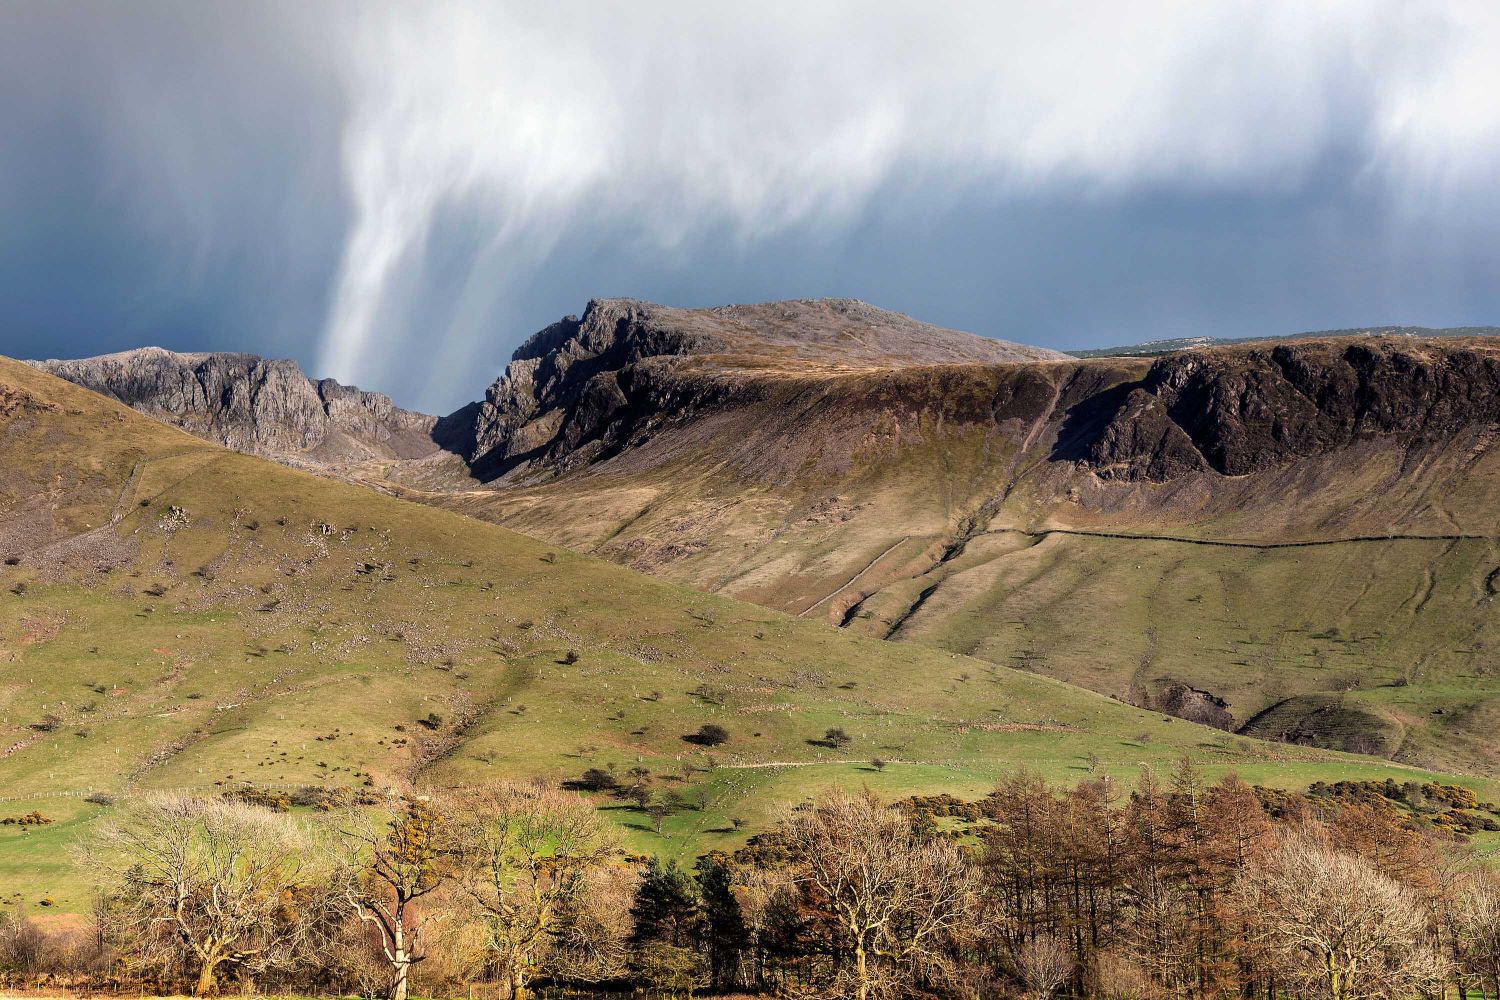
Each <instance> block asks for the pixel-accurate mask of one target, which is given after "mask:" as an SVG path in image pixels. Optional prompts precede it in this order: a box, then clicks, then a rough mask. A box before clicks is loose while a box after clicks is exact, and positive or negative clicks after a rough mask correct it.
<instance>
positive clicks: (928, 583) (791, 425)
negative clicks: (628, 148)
mask: <svg viewBox="0 0 1500 1000" xmlns="http://www.w3.org/2000/svg"><path fill="white" fill-rule="evenodd" d="M810 308H811V309H813V312H812V313H811V314H809V313H808V312H807V310H808V309H810ZM870 308H873V307H865V306H863V304H860V303H845V302H835V303H832V304H830V303H800V304H799V303H790V304H788V303H780V304H773V305H770V306H763V307H726V308H725V309H723V310H719V311H715V310H696V311H686V312H685V316H686V318H684V317H683V315H678V314H677V313H676V312H673V311H670V310H667V309H666V308H665V307H655V306H650V305H649V304H642V303H639V302H636V301H634V300H595V301H594V302H592V303H591V304H590V307H589V309H586V310H585V313H584V316H583V317H581V318H580V317H568V318H566V319H564V320H561V321H559V322H558V323H556V324H552V325H551V326H549V327H547V328H545V329H544V330H542V331H539V332H538V333H537V334H536V335H534V336H533V337H532V338H530V339H529V340H528V341H527V342H526V343H525V344H523V345H522V347H521V348H520V349H518V351H517V352H516V359H515V360H514V361H513V362H512V363H511V365H510V366H509V367H508V369H507V371H506V372H505V373H504V374H503V375H502V376H501V377H500V378H498V379H497V380H496V381H495V383H493V384H492V386H491V388H490V391H489V392H488V393H487V394H486V397H485V399H484V400H482V401H480V402H478V403H475V404H470V406H469V407H466V408H464V409H463V410H460V411H458V413H456V414H454V415H452V416H450V418H447V419H448V420H449V426H450V427H454V428H457V430H455V432H454V435H453V438H452V439H451V441H450V444H449V445H448V448H447V450H444V451H438V452H434V453H432V454H430V455H427V456H425V457H421V458H418V459H416V460H406V459H401V458H389V457H387V458H379V459H374V460H370V461H365V462H355V463H346V464H345V465H342V466H340V467H338V468H325V469H324V470H323V471H331V472H333V473H334V474H336V475H341V476H344V477H346V478H351V479H354V480H355V481H357V482H360V483H363V484H364V485H367V486H371V487H373V488H375V489H378V490H381V491H383V492H387V493H392V494H395V495H397V496H402V497H406V498H408V499H414V500H419V501H422V502H424V503H428V504H432V505H436V506H440V507H445V508H448V509H450V510H455V511H458V512H460V513H464V514H467V515H470V516H473V517H477V518H480V519H484V520H491V521H495V522H498V523H500V524H503V525H506V526H509V527H512V528H515V529H517V530H520V531H522V532H525V533H527V534H530V535H533V536H535V537H538V538H542V539H545V540H547V541H549V542H551V543H554V544H557V545H562V546H567V547H570V548H574V549H577V550H579V551H584V552H591V553H594V554H597V555H601V556H604V557H606V558H608V559H610V560H612V561H615V562H618V563H622V564H624V565H627V566H629V567H631V568H634V569H637V570H642V571H644V572H648V573H651V574H653V575H656V576H659V577H662V578H664V579H667V580H671V581H673V582H676V583H680V584H684V585H687V586H691V587H693V588H696V589H698V590H702V591H708V592H718V593H724V594H727V595H731V596H735V597H738V598H741V599H745V600H749V601H752V602H756V603H759V604H763V605H765V606H767V607H771V608H775V609H777V610H782V611H786V612H789V613H791V614H794V615H798V616H802V617H808V618H815V619H817V620H822V621H826V622H827V623H829V624H830V625H834V626H837V627H841V628H843V629H847V630H851V631H855V632H859V633H861V634H865V635H870V636H873V637H876V638H886V639H895V640H903V641H910V642H915V643H920V644H925V645H934V646H937V647H938V648H941V649H947V650H950V651H953V652H962V653H966V654H973V655H976V656H978V657H980V658H981V659H985V660H988V661H990V662H994V663H1001V664H1006V665H1020V666H1025V667H1026V668H1027V669H1031V670H1034V671H1036V672H1040V673H1045V674H1048V675H1050V676H1054V677H1058V678H1060V679H1064V680H1068V681H1071V682H1074V683H1079V684H1081V685H1083V686H1085V687H1089V688H1092V689H1094V690H1096V691H1100V692H1102V693H1106V694H1111V695H1114V696H1116V697H1119V698H1122V699H1126V700H1129V701H1131V702H1133V703H1135V704H1138V705H1142V706H1158V705H1160V706H1166V707H1165V708H1164V709H1163V710H1170V711H1188V710H1189V708H1192V707H1193V706H1199V707H1201V706H1205V705H1212V706H1214V713H1213V714H1214V715H1215V718H1218V719H1219V720H1220V722H1222V723H1223V724H1224V725H1226V726H1229V727H1231V728H1234V729H1243V728H1244V727H1247V726H1252V725H1253V726H1255V727H1259V728H1257V729H1256V730H1255V732H1256V733H1262V732H1263V731H1264V730H1265V729H1266V727H1273V728H1274V732H1270V735H1280V736H1283V737H1285V738H1287V739H1291V740H1296V741H1306V740H1313V741H1316V740H1323V741H1325V742H1324V744H1323V745H1328V746H1333V747H1335V748H1360V749H1373V751H1374V752H1378V753H1380V754H1383V755H1386V756H1392V757H1395V758H1396V759H1400V760H1406V761H1410V762H1413V763H1420V764H1427V765H1442V766H1449V767H1457V768H1461V769H1472V770H1478V771H1480V772H1482V773H1488V772H1489V771H1491V770H1492V769H1494V768H1495V767H1496V766H1497V764H1500V745H1497V744H1495V742H1494V741H1493V739H1492V738H1491V737H1489V736H1488V735H1486V733H1487V732H1488V731H1489V728H1488V727H1490V726H1491V724H1492V723H1500V690H1497V689H1495V686H1494V684H1493V683H1492V682H1491V681H1490V680H1488V679H1487V678H1488V677H1489V676H1490V667H1489V665H1488V659H1487V657H1488V656H1489V653H1488V652H1487V651H1488V650H1489V649H1491V648H1500V632H1497V631H1496V629H1495V626H1494V624H1493V623H1492V622H1491V618H1492V616H1491V615H1490V614H1489V613H1488V611H1487V609H1488V608H1489V607H1490V602H1492V601H1493V599H1494V597H1495V596H1496V595H1495V593H1494V587H1493V580H1494V578H1495V573H1496V572H1497V566H1500V537H1497V536H1496V532H1495V529H1494V522H1493V499H1492V498H1493V496H1494V495H1495V489H1496V488H1497V487H1500V465H1497V455H1500V453H1497V452H1496V450H1495V449H1493V447H1492V445H1493V443H1494V442H1495V441H1496V440H1500V344H1497V342H1496V341H1495V340H1494V339H1491V338H1483V337H1469V338H1464V337H1451V338H1440V339H1430V340H1427V339H1422V338H1416V337H1406V336H1401V337H1368V336H1357V337H1334V338H1328V337H1325V338H1321V339H1319V338H1313V339H1298V340H1278V339H1264V340H1258V341H1252V342H1248V343H1242V344H1231V345H1223V346H1215V347H1209V348H1202V349H1196V350H1188V351H1179V352H1176V353H1173V354H1168V355H1164V356H1159V357H1107V358H1091V359H1079V358H1072V357H1052V356H1050V355H1047V356H1042V357H1030V356H1025V357H1020V358H1016V357H1012V356H1010V355H1009V354H1005V353H1004V352H1006V351H1008V350H1009V348H1008V347H1007V346H1006V345H999V346H996V347H988V348H986V350H993V351H997V352H1001V353H1000V354H999V355H998V357H999V359H998V360H975V359H973V358H972V357H970V356H969V354H968V353H967V352H968V351H969V350H970V349H971V348H972V347H973V343H972V341H971V340H970V339H968V338H967V336H966V335H965V336H960V337H959V338H957V339H954V338H953V337H951V336H949V335H948V334H949V332H943V331H939V333H938V334H936V335H934V336H935V337H936V340H935V341H934V342H933V343H930V344H924V345H922V346H921V347H920V348H919V349H917V350H913V351H907V352H905V353H904V354H903V353H902V352H900V351H897V350H892V349H890V348H889V347H888V346H887V344H886V342H885V341H884V339H883V338H885V337H887V336H894V335H895V334H896V331H898V330H900V329H905V328H906V327H905V326H904V324H905V322H907V318H905V317H895V318H894V319H893V320H891V322H892V323H893V324H895V325H894V326H891V327H888V328H887V329H886V330H883V331H882V330H878V329H877V330H876V331H875V332H874V333H871V334H869V335H868V336H866V338H865V339H864V340H862V341H858V342H856V343H855V346H854V347H853V348H848V347H847V344H846V341H847V340H848V338H843V337H841V336H839V329H840V324H847V323H849V322H861V323H865V324H866V329H868V328H869V323H868V321H867V320H866V319H865V316H866V315H867V314H866V313H865V312H864V310H866V309H870ZM757 310H759V311H758V312H757ZM825 310H826V312H825ZM809 315H810V317H811V318H808V317H809ZM880 315H882V316H894V314H880ZM851 316H852V317H853V319H852V320H851V318H850V317H851ZM663 317H665V318H663ZM756 324H760V326H759V327H757V326H756ZM799 324H801V325H799ZM806 324H812V326H814V327H818V325H819V324H823V326H822V327H819V328H818V329H814V330H811V331H809V332H808V333H807V335H806V336H805V337H803V340H802V341H801V342H800V343H801V348H802V349H801V350H798V349H797V347H798V345H797V344H793V345H791V346H788V344H787V343H786V342H785V337H786V336H788V335H789V334H795V333H796V331H797V330H798V329H802V328H803V325H806ZM747 328H749V329H748V332H747ZM934 329H936V328H934ZM975 339H977V338H975ZM1205 542H1206V543H1213V544H1210V545H1208V546H1204V545H1199V544H1195V543H1205ZM1212 581H1217V582H1213V583H1212V586H1210V582H1212ZM1487 581H1488V582H1487ZM1214 595H1217V596H1214ZM1205 602H1207V603H1205ZM1082 609H1087V613H1080V611H1081V610H1082ZM1395 623H1399V625H1397V624H1395ZM1334 665H1342V666H1337V667H1336V666H1334ZM1350 684H1355V685H1356V687H1354V688H1350V687H1348V685H1350ZM1183 691H1192V692H1193V697H1192V698H1183V697H1181V696H1180V695H1181V692H1183ZM1174 692H1175V693H1176V694H1175V695H1174ZM1335 699H1337V700H1338V702H1339V704H1345V702H1347V705H1346V707H1347V708H1348V709H1349V710H1348V711H1345V710H1344V709H1341V710H1340V711H1339V712H1337V713H1333V712H1331V711H1330V710H1329V708H1328V706H1329V705H1330V704H1332V703H1333V702H1334V700H1335ZM1185 706H1186V707H1185ZM1354 708H1358V709H1359V711H1354V710H1353V709H1354ZM1273 709H1274V711H1273ZM1193 710H1197V709H1193ZM1335 717H1336V720H1337V724H1336V725H1335V724H1334V721H1329V720H1334V719H1335ZM1351 719H1354V720H1361V719H1362V720H1364V721H1365V723H1367V725H1364V728H1363V729H1361V726H1360V725H1354V724H1351V723H1350V721H1349V720H1351ZM1319 720H1324V721H1328V725H1327V726H1323V725H1322V723H1321V722H1320V721H1319ZM1246 731H1247V732H1250V730H1246Z"/></svg>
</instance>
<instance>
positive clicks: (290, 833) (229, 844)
mask: <svg viewBox="0 0 1500 1000" xmlns="http://www.w3.org/2000/svg"><path fill="white" fill-rule="evenodd" d="M306 848H307V841H306V838H305V836H304V835H303V833H302V831H301V829H300V828H299V827H298V826H297V825H296V824H295V823H293V822H291V821H289V820H288V819H287V818H286V817H282V816H277V815H275V814H273V813H270V812H268V811H266V810H264V809H261V808H258V807H256V806H250V805H245V804H242V803H235V802H227V801H223V800H205V799H196V798H191V797H188V796H185V795H159V796H151V797H149V798H146V799H143V800H139V801H137V802H135V803H132V804H131V805H130V806H129V807H126V808H125V809H124V811H123V814H122V815H121V816H120V817H119V818H118V819H116V820H115V821H114V822H111V823H109V824H107V825H105V826H102V827H101V828H100V829H99V830H98V831H97V834H96V836H95V838H94V840H93V842H92V844H91V845H90V847H89V849H88V852H87V857H88V858H89V860H90V861H91V862H92V864H93V866H94V869H95V871H96V872H98V873H99V874H100V876H101V880H102V883H103V884H104V885H105V886H106V893H107V894H108V897H109V902H110V906H111V909H112V911H113V917H114V919H113V921H112V925H113V926H114V927H115V928H118V929H119V930H120V931H121V932H122V933H124V934H127V935H128V936H129V938H130V941H129V948H130V950H131V951H132V952H133V953H134V954H135V955H136V956H138V958H139V959H140V960H141V961H143V962H145V963H147V964H157V965H159V966H160V967H162V968H164V969H183V970H189V971H191V972H193V974H194V975H195V976H196V979H195V982H194V985H193V995H194V996H206V995H208V994H210V993H212V992H214V990H215V988H216V986H217V983H218V980H219V977H220V976H221V975H222V974H223V973H224V972H226V971H230V970H233V971H239V972H247V973H251V974H253V973H255V972H256V971H258V970H260V969H265V968H269V967H272V966H274V965H275V964H277V963H278V962H282V961H285V960H287V959H288V958H289V957H290V956H291V955H292V954H293V953H294V952H295V950H296V947H297V945H298V944H299V942H300V940H301V937H302V934H303V931H304V929H305V927H306V924H305V922H304V921H302V920H301V919H299V917H300V914H299V911H298V904H299V899H298V890H299V884H300V882H301V881H302V878H303V867H304V858H305V857H306V856H307V850H306Z"/></svg>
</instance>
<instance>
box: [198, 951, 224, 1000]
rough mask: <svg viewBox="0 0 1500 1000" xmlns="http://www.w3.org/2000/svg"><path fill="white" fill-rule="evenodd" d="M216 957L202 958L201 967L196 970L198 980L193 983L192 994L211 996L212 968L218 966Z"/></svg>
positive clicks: (212, 985) (212, 984) (212, 989)
mask: <svg viewBox="0 0 1500 1000" xmlns="http://www.w3.org/2000/svg"><path fill="white" fill-rule="evenodd" d="M218 964H219V963H218V961H217V960H216V959H212V958H208V959H204V961H203V965H202V967H201V968H200V969H199V970H198V981H197V982H196V983H194V984H193V996H195V997H206V996H212V995H213V992H214V969H215V968H216V967H217V966H218Z"/></svg>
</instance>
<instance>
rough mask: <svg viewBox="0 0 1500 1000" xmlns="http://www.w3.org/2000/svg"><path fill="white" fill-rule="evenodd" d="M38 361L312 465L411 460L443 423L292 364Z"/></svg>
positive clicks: (203, 428) (228, 357)
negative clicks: (311, 376)
mask: <svg viewBox="0 0 1500 1000" xmlns="http://www.w3.org/2000/svg"><path fill="white" fill-rule="evenodd" d="M32 364H33V365H34V366H35V367H37V368H40V369H41V370H43V371H46V372H48V373H50V374H52V375H56V376H58V377H60V378H64V379H67V380H68V381H70V382H73V383H76V384H77V385H81V386H84V387H85V388H89V389H93V390H94V391H96V392H99V393H102V394H104V395H106V396H109V397H111V398H113V399H117V400H119V401H120V402H122V403H125V404H126V405H128V406H131V407H133V408H135V409H137V410H140V411H141V412H143V413H147V414H149V415H151V416H153V417H156V418H157V419H158V420H162V421H164V422H166V423H169V424H173V425H174V426H177V427H180V428H182V429H183V430H185V431H187V432H188V433H190V434H195V435H197V436H199V437H203V438H207V439H208V440H211V441H215V442H217V443H219V444H222V445H226V446H227V447H230V448H233V449H235V450H237V451H244V452H249V453H252V454H256V455H264V456H267V457H271V458H277V459H282V460H286V461H293V462H299V463H306V464H314V465H318V464H330V465H331V464H341V463H349V462H360V461H366V460H369V459H377V458H379V459H415V458H421V457H423V456H426V455H430V454H432V453H434V452H436V451H437V450H438V448H439V444H438V439H440V438H441V437H442V433H443V431H444V428H445V426H446V425H444V424H443V422H442V421H440V420H438V418H435V417H431V416H428V415H426V414H422V413H414V412H412V411H410V410H403V409H401V408H400V407H398V406H396V405H395V404H393V403H392V402H391V400H390V397H388V396H385V395H382V394H381V393H378V392H365V391H364V390H361V389H357V388H355V387H353V386H346V385H340V384H339V383H338V382H336V381H334V380H333V379H318V380H314V379H311V378H308V377H307V376H306V375H304V374H303V372H302V369H301V368H299V367H298V366H297V364H296V362H293V361H284V360H283V361H275V360H268V359H265V358H260V357H256V356H255V355H252V354H230V353H201V354H179V353H176V352H173V351H166V350H162V349H161V348H158V347H144V348H140V349H138V350H133V351H125V352H123V353H120V354H109V355H104V356H101V357H95V358H85V359H82V360H77V361H38V362H32Z"/></svg>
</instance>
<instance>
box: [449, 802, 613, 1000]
mask: <svg viewBox="0 0 1500 1000" xmlns="http://www.w3.org/2000/svg"><path fill="white" fill-rule="evenodd" d="M459 815H460V819H459V831H460V835H459V838H458V840H459V848H458V850H459V854H460V857H461V859H462V862H463V863H462V865H461V866H460V868H459V872H460V880H459V881H460V885H461V886H462V888H463V890H464V893H465V895H466V896H467V897H468V899H469V901H470V902H471V903H472V904H473V906H474V908H475V911H476V915H477V916H478V918H479V920H480V922H481V923H482V924H483V925H484V929H485V947H486V949H487V950H488V951H489V952H490V954H491V955H492V956H493V957H494V958H495V959H496V960H497V961H498V963H499V965H500V967H501V968H503V969H505V970H506V972H507V974H508V976H509V979H510V987H511V995H512V997H515V998H517V1000H519V998H521V997H524V996H525V995H526V985H527V983H528V982H529V981H530V979H531V977H532V972H533V970H534V968H535V967H536V965H537V962H538V959H539V957H540V954H541V953H542V952H543V951H544V949H545V946H546V945H547V944H548V943H549V939H550V937H551V935H553V934H554V932H555V931H556V930H557V927H558V924H559V921H560V919H561V917H562V916H563V914H564V909H565V907H567V906H568V905H569V904H570V903H572V902H574V901H575V900H577V898H578V897H579V895H580V894H581V893H582V892H583V891H584V890H585V889H587V888H588V886H589V882H588V876H589V874H590V873H591V872H593V871H594V870H596V869H598V868H600V867H602V866H604V865H606V864H607V863H609V861H610V859H611V858H613V857H614V855H615V854H616V853H617V852H618V847H617V841H616V838H615V837H614V836H613V832H612V831H611V830H609V829H608V828H607V827H606V826H605V824H604V823H603V821H602V820H600V819H599V816H598V814H597V813H596V812H595V811H594V809H593V807H592V806H590V805H589V804H588V803H587V802H585V801H584V800H582V799H580V798H578V797H577V796H574V795H569V794H567V793H563V792H558V791H553V790H550V789H546V788H541V787H538V786H535V785H501V786H498V787H492V788H484V789H476V790H472V791H470V792H468V793H466V794H465V796H464V799H463V803H462V805H461V807H460V808H459Z"/></svg>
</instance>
